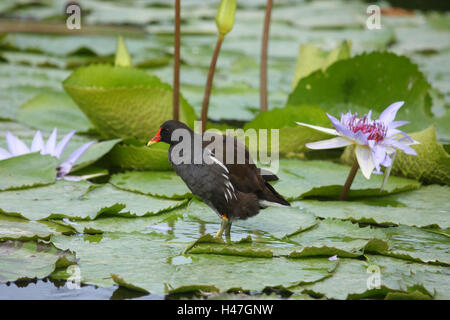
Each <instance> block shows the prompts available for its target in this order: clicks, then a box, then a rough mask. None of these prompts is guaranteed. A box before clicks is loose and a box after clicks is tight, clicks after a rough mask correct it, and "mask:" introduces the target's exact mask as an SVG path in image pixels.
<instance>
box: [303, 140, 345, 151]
mask: <svg viewBox="0 0 450 320" xmlns="http://www.w3.org/2000/svg"><path fill="white" fill-rule="evenodd" d="M351 144H353V142H352V141H350V140H349V139H346V138H343V137H336V138H331V139H327V140H322V141H317V142H310V143H307V144H306V146H307V147H308V148H310V149H334V148H341V147H345V146H348V145H351Z"/></svg>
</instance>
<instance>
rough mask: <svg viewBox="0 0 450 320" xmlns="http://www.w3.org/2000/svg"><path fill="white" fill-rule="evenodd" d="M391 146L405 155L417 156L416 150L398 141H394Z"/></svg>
mask: <svg viewBox="0 0 450 320" xmlns="http://www.w3.org/2000/svg"><path fill="white" fill-rule="evenodd" d="M391 145H392V146H394V147H395V148H397V149H400V150H402V151H403V152H404V153H406V154H409V155H411V156H417V152H416V150H414V149H413V148H411V147H410V146H408V144H407V143H404V142H401V141H398V140H392V141H391Z"/></svg>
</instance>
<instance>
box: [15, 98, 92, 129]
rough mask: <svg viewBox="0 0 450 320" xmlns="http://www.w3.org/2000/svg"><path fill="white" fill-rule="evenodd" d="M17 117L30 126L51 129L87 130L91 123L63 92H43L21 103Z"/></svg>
mask: <svg viewBox="0 0 450 320" xmlns="http://www.w3.org/2000/svg"><path fill="white" fill-rule="evenodd" d="M17 119H18V121H19V122H22V123H24V124H26V125H28V126H30V127H32V128H35V129H41V130H45V131H51V130H53V128H58V129H60V130H63V131H71V130H76V131H79V132H83V131H87V130H89V129H90V128H91V124H90V122H89V120H88V119H87V118H86V116H85V115H84V114H83V113H82V112H81V111H80V109H79V108H78V106H77V105H76V104H75V103H74V102H73V100H72V99H71V98H70V97H69V96H68V95H67V94H65V93H43V94H40V95H37V96H36V97H34V98H33V99H31V100H29V101H27V102H26V103H25V104H23V105H22V106H21V108H20V110H19V111H18V114H17Z"/></svg>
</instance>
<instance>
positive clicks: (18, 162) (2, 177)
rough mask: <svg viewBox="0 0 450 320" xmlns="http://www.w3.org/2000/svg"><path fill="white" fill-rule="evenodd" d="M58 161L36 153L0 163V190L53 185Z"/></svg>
mask: <svg viewBox="0 0 450 320" xmlns="http://www.w3.org/2000/svg"><path fill="white" fill-rule="evenodd" d="M57 166H58V159H56V158H55V157H52V156H50V155H41V154H39V153H37V152H35V153H29V154H25V155H21V156H17V157H13V158H9V159H5V160H1V161H0V190H11V189H22V188H28V187H33V186H39V185H46V184H50V183H53V182H54V181H55V178H56V167H57Z"/></svg>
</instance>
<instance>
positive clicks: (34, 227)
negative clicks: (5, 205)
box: [0, 215, 74, 241]
mask: <svg viewBox="0 0 450 320" xmlns="http://www.w3.org/2000/svg"><path fill="white" fill-rule="evenodd" d="M61 233H64V234H72V233H74V230H73V229H71V228H66V227H64V226H60V225H58V224H55V223H51V222H36V221H28V220H24V219H21V218H16V217H9V216H4V215H0V241H6V240H20V241H29V240H37V239H43V240H49V239H50V236H51V235H52V234H61Z"/></svg>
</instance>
